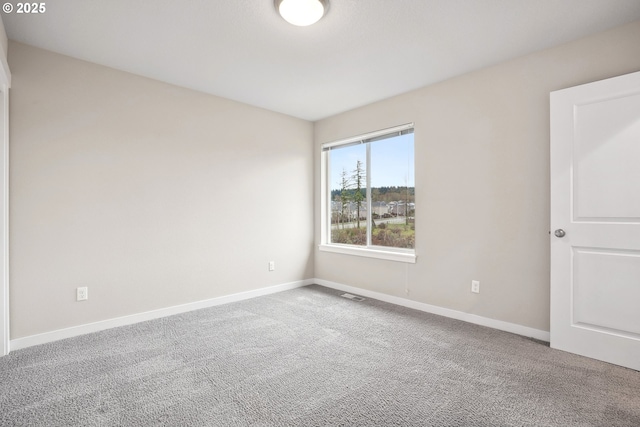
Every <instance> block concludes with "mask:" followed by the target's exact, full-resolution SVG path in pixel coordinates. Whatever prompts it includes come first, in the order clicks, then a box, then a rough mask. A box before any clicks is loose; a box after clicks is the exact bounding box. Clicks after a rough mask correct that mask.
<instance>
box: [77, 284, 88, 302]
mask: <svg viewBox="0 0 640 427" xmlns="http://www.w3.org/2000/svg"><path fill="white" fill-rule="evenodd" d="M88 299H89V288H87V287H86V286H84V287H82V288H76V301H85V300H88Z"/></svg>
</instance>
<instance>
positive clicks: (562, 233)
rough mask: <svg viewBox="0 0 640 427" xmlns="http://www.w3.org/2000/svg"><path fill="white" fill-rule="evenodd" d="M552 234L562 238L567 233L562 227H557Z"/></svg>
mask: <svg viewBox="0 0 640 427" xmlns="http://www.w3.org/2000/svg"><path fill="white" fill-rule="evenodd" d="M553 234H555V235H556V237H559V238H563V237H564V236H565V234H567V233H565V232H564V230H563V229H562V228H558V229H557V230H556V231H554V232H553Z"/></svg>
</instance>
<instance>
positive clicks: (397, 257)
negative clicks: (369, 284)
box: [318, 244, 417, 264]
mask: <svg viewBox="0 0 640 427" xmlns="http://www.w3.org/2000/svg"><path fill="white" fill-rule="evenodd" d="M318 249H320V251H321V252H333V253H336V254H345V255H355V256H361V257H367V258H377V259H384V260H387V261H397V262H406V263H410V264H415V263H416V259H417V256H416V254H415V253H413V252H395V251H385V250H380V249H372V248H361V247H357V246H348V245H327V244H323V245H319V246H318Z"/></svg>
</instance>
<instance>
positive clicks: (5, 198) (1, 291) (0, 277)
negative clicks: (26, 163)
mask: <svg viewBox="0 0 640 427" xmlns="http://www.w3.org/2000/svg"><path fill="white" fill-rule="evenodd" d="M0 91H1V95H0V103H1V105H0V110H1V111H0V144H1V145H2V148H1V150H0V152H1V153H2V158H1V159H0V164H1V165H2V166H1V168H2V171H1V174H0V176H1V177H2V178H1V180H0V182H1V185H0V194H1V197H0V234H2V246H1V247H0V339H1V341H2V342H0V356H5V355H7V354H9V350H10V347H9V85H8V82H6V81H5V82H2V83H0Z"/></svg>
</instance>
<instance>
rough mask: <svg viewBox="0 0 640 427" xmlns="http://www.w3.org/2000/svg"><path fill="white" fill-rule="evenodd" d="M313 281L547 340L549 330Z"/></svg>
mask: <svg viewBox="0 0 640 427" xmlns="http://www.w3.org/2000/svg"><path fill="white" fill-rule="evenodd" d="M315 283H316V284H318V285H321V286H325V287H327V288H332V289H337V290H339V291H344V292H349V293H351V294H355V295H362V296H365V297H368V298H374V299H377V300H380V301H384V302H388V303H391V304H396V305H400V306H402V307H407V308H412V309H414V310H420V311H424V312H426V313H432V314H437V315H439V316H445V317H450V318H452V319H457V320H462V321H464V322H469V323H473V324H476V325H481V326H488V327H489V328H493V329H498V330H501V331H506V332H511V333H512V334H518V335H522V336H525V337H531V338H535V339H538V340H541V341H546V342H549V332H547V331H542V330H539V329H534V328H530V327H528V326H522V325H518V324H515V323H509V322H503V321H502V320H496V319H490V318H488V317H482V316H477V315H475V314H470V313H465V312H462V311H457V310H451V309H449V308H444V307H438V306H436V305H430V304H425V303H422V302H418V301H412V300H409V299H406V298H400V297H395V296H392V295H387V294H383V293H380V292H375V291H368V290H366V289H361V288H357V287H354V286H349V285H343V284H342V283H336V282H330V281H328V280H323V279H315Z"/></svg>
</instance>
